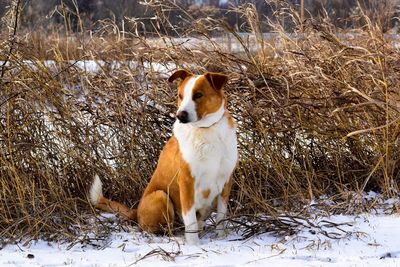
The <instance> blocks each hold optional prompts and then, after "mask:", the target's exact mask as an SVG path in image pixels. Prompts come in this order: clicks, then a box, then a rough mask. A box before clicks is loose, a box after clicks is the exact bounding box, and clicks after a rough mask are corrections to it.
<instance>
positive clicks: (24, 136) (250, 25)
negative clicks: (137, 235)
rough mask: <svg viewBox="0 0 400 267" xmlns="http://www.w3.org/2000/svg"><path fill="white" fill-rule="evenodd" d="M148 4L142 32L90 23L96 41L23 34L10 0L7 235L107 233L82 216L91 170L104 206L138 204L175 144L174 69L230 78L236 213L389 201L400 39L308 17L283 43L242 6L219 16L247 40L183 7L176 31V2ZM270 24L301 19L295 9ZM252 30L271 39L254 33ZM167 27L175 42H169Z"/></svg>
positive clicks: (1, 120) (0, 100)
mask: <svg viewBox="0 0 400 267" xmlns="http://www.w3.org/2000/svg"><path fill="white" fill-rule="evenodd" d="M148 5H149V7H148V8H154V9H155V13H156V14H157V16H155V17H154V20H155V21H154V30H153V34H152V35H151V37H149V36H144V35H142V34H141V32H140V31H134V30H133V31H131V32H123V31H121V30H120V29H119V28H118V27H117V26H115V25H114V24H112V23H111V22H99V25H101V27H99V28H98V30H97V31H96V32H92V31H82V32H81V33H74V34H72V33H69V32H67V33H65V32H61V31H60V32H57V31H54V32H53V33H51V34H46V33H44V32H37V33H23V32H22V31H21V32H19V31H18V30H17V29H18V25H17V24H18V20H17V18H18V16H19V14H18V12H17V11H18V10H19V9H18V8H21V5H19V2H18V1H14V6H11V7H10V10H9V12H8V14H7V16H8V17H7V16H6V17H4V18H3V21H5V23H7V25H8V26H9V31H8V32H6V31H5V30H4V29H5V28H4V27H3V28H2V29H3V32H2V33H1V35H2V36H3V37H4V38H3V40H6V41H2V44H1V46H0V60H1V64H0V71H1V79H0V236H1V237H2V238H3V241H12V240H18V239H20V238H24V237H30V238H37V237H44V238H48V239H52V238H64V239H65V238H66V239H72V238H75V237H76V235H77V234H78V233H81V231H82V230H85V229H92V230H93V229H97V230H98V231H103V230H104V229H103V228H101V227H100V226H102V223H101V222H100V221H95V223H93V222H94V221H93V220H89V219H88V218H92V217H93V216H91V215H92V212H91V210H92V209H91V207H90V205H89V202H88V199H87V191H88V186H89V184H90V182H91V181H92V178H93V175H94V174H95V173H98V174H99V175H100V176H101V177H102V179H103V181H104V182H105V189H106V190H107V191H106V192H105V194H106V195H107V196H110V197H112V198H114V199H117V200H119V201H122V202H124V203H126V204H128V205H131V206H135V205H136V204H137V201H138V200H139V198H140V194H141V192H142V191H143V189H144V187H145V185H146V183H147V181H148V179H149V178H150V176H151V174H152V171H153V170H154V167H155V164H156V162H157V158H158V154H159V152H160V150H161V148H162V146H163V144H164V142H165V141H166V139H167V138H168V137H169V136H170V135H171V127H172V124H173V122H174V113H175V98H176V92H175V86H174V85H170V84H168V83H167V81H166V78H167V77H168V75H169V74H170V73H171V72H172V71H173V70H175V69H176V68H188V69H190V70H191V71H193V72H195V73H201V72H204V71H220V72H224V73H227V74H228V75H229V76H230V81H229V83H228V85H227V87H226V92H227V94H228V99H229V109H230V110H231V112H232V114H233V115H234V117H235V118H236V120H237V121H238V138H239V150H240V152H239V153H240V162H239V167H238V168H237V170H236V172H235V176H234V180H235V186H234V189H233V192H232V201H231V210H232V212H233V213H234V214H236V216H238V215H241V214H251V213H259V212H261V213H269V214H270V213H274V212H275V209H276V207H278V208H279V209H280V210H282V209H285V210H293V209H297V208H299V207H301V205H302V204H304V203H308V202H309V201H311V200H313V199H314V198H315V197H319V196H321V195H328V196H329V195H336V198H339V199H340V196H341V195H343V200H344V201H345V200H346V196H347V194H346V192H348V191H355V192H363V191H367V190H376V191H380V192H382V193H383V194H385V195H386V196H387V197H394V196H396V195H398V187H399V183H400V161H399V157H400V152H399V151H400V141H399V140H400V139H399V134H400V119H399V118H400V91H399V90H400V89H399V88H400V54H399V53H400V51H399V48H398V47H399V41H400V40H398V39H396V38H395V37H393V36H390V35H385V34H383V33H382V31H381V30H380V29H379V27H377V26H374V24H373V23H370V22H369V20H368V18H367V17H365V18H364V20H365V21H366V24H365V25H364V27H362V28H360V29H357V30H353V31H351V32H350V31H347V32H341V31H339V30H338V29H335V28H334V27H333V26H332V25H330V24H329V22H328V21H326V20H323V19H319V20H318V19H309V20H307V21H306V22H305V23H304V24H303V23H302V24H301V25H302V27H298V29H302V30H301V31H300V30H299V31H298V32H296V31H295V32H292V33H287V32H285V31H284V30H283V28H282V26H281V25H280V24H279V23H278V22H276V21H280V20H279V19H277V20H276V21H269V20H268V21H260V20H261V18H259V17H258V16H257V15H256V10H255V8H254V6H252V5H244V6H242V7H240V8H236V9H232V10H231V11H230V12H237V13H238V16H242V18H246V19H247V23H246V25H247V28H246V30H247V31H248V33H247V34H242V33H238V32H237V31H235V30H234V29H232V28H230V27H229V26H228V25H227V24H226V23H224V21H221V20H217V19H213V18H205V19H196V20H195V19H192V20H191V19H190V17H189V16H185V13H182V14H183V15H182V16H183V17H182V21H183V23H182V25H170V24H169V23H168V12H169V10H175V11H176V12H178V11H179V7H177V6H176V5H174V4H173V2H171V3H170V2H166V1H162V2H158V1H151V2H149V3H148ZM276 15H277V17H279V16H282V15H285V16H286V18H289V19H290V20H291V23H293V24H294V25H300V21H299V17H298V15H297V13H296V12H294V11H293V10H291V9H290V8H289V9H287V8H284V9H280V10H277V12H276ZM7 18H8V19H7ZM127 23H130V25H131V26H132V27H133V28H135V27H138V25H140V22H138V20H133V19H131V20H130V21H129V22H127ZM260 24H268V27H270V28H271V29H272V31H273V34H269V35H265V34H262V33H261V31H260V28H258V25H260ZM180 26H182V27H184V28H179V27H180ZM170 27H172V28H173V32H174V36H171V35H167V34H165V32H169V29H170ZM189 29H190V30H189ZM96 227H97V228H96Z"/></svg>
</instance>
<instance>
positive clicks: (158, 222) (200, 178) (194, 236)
mask: <svg viewBox="0 0 400 267" xmlns="http://www.w3.org/2000/svg"><path fill="white" fill-rule="evenodd" d="M178 78H179V79H181V83H180V85H179V86H178V107H179V108H178V111H177V114H176V117H177V120H176V122H175V123H174V127H173V133H174V135H173V136H172V137H171V138H170V139H169V140H168V142H167V143H166V144H165V146H164V149H163V150H162V152H161V154H160V158H159V160H158V164H157V168H156V170H155V171H154V174H153V176H152V178H151V180H150V182H149V184H148V185H147V187H146V189H145V191H144V193H143V196H142V198H141V200H140V203H139V206H138V208H137V210H136V209H130V208H128V207H127V206H125V205H123V204H121V203H118V202H116V201H111V200H109V199H106V198H105V197H103V194H102V183H101V181H100V179H99V178H98V176H96V178H95V180H94V182H93V184H92V186H91V189H90V200H91V202H92V203H93V205H94V206H95V207H96V208H98V209H101V210H103V211H107V212H115V213H118V214H120V215H122V216H124V217H125V218H127V219H132V220H137V221H138V223H139V226H140V227H141V228H142V229H143V230H145V231H148V232H153V233H157V232H162V231H163V229H165V228H166V227H168V226H170V225H172V223H173V221H174V217H175V213H177V214H178V215H180V216H181V218H182V220H183V222H184V224H185V238H186V242H187V243H188V244H199V236H198V231H199V230H201V229H202V228H203V226H204V220H205V219H206V218H207V217H208V216H209V215H210V213H211V211H212V209H215V208H216V211H217V217H216V223H217V233H218V235H219V236H222V235H223V234H224V225H223V224H222V223H220V222H221V220H223V219H224V217H225V214H226V211H227V202H228V197H229V193H230V190H231V185H232V179H231V175H232V172H233V170H234V168H235V166H236V162H237V159H238V152H237V141H236V124H235V122H234V120H233V118H232V117H231V115H230V114H229V113H228V110H227V108H226V97H225V95H224V92H223V90H222V87H223V86H224V84H225V83H226V81H227V79H228V78H227V76H226V75H223V74H219V73H210V72H208V73H205V74H204V75H194V74H192V73H190V72H188V71H186V70H178V71H176V72H175V73H173V74H172V76H171V77H170V78H169V79H168V81H169V82H173V81H174V80H175V79H178Z"/></svg>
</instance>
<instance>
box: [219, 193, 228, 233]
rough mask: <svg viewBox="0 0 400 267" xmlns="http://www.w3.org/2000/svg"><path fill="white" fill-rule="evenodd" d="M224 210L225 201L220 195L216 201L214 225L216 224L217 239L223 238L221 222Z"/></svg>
mask: <svg viewBox="0 0 400 267" xmlns="http://www.w3.org/2000/svg"><path fill="white" fill-rule="evenodd" d="M226 210H227V204H226V201H225V199H224V198H223V197H222V196H221V195H219V196H218V200H217V218H216V223H217V228H216V231H217V234H218V236H219V237H223V236H224V235H225V222H223V220H224V219H225V215H226Z"/></svg>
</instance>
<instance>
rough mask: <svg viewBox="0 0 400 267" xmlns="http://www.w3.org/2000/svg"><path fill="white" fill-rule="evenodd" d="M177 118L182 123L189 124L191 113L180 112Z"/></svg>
mask: <svg viewBox="0 0 400 267" xmlns="http://www.w3.org/2000/svg"><path fill="white" fill-rule="evenodd" d="M176 117H177V118H178V120H179V121H180V122H181V123H188V122H189V113H187V111H184V110H182V111H178V114H176Z"/></svg>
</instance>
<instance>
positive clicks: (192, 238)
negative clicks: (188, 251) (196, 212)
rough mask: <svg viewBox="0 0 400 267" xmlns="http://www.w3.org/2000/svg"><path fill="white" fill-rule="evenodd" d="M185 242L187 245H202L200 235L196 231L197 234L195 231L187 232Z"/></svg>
mask: <svg viewBox="0 0 400 267" xmlns="http://www.w3.org/2000/svg"><path fill="white" fill-rule="evenodd" d="M185 241H186V242H185V244H186V245H192V246H193V245H194V246H197V245H200V239H199V235H198V234H197V233H196V234H194V233H186V234H185Z"/></svg>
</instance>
